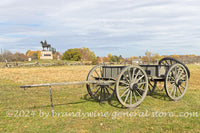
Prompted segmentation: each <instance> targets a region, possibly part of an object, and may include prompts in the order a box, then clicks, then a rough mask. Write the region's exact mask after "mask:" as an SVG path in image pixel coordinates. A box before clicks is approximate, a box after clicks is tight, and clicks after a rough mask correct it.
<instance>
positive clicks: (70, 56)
mask: <svg viewBox="0 0 200 133" xmlns="http://www.w3.org/2000/svg"><path fill="white" fill-rule="evenodd" d="M62 60H71V61H81V53H80V51H79V49H78V48H74V49H68V50H67V51H65V52H64V53H63V56H62Z"/></svg>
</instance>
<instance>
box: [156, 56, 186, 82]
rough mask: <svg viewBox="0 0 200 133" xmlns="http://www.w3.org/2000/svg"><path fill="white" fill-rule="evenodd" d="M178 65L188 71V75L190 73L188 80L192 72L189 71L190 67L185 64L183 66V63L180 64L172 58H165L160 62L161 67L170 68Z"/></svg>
mask: <svg viewBox="0 0 200 133" xmlns="http://www.w3.org/2000/svg"><path fill="white" fill-rule="evenodd" d="M176 63H179V64H181V65H183V66H184V67H185V69H186V70H187V73H188V78H190V71H189V69H188V67H187V66H186V65H185V64H183V63H182V62H180V61H179V60H177V59H174V58H171V57H165V58H162V59H161V60H160V61H159V62H158V64H159V65H169V66H172V65H173V64H176Z"/></svg>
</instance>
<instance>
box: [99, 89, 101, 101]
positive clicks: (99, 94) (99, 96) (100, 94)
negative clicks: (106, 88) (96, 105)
mask: <svg viewBox="0 0 200 133" xmlns="http://www.w3.org/2000/svg"><path fill="white" fill-rule="evenodd" d="M101 97H102V88H101V91H100V93H99V100H101Z"/></svg>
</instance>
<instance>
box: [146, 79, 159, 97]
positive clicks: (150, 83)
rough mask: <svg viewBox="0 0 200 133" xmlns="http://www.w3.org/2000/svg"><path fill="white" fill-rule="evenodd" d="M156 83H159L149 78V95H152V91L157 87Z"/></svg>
mask: <svg viewBox="0 0 200 133" xmlns="http://www.w3.org/2000/svg"><path fill="white" fill-rule="evenodd" d="M156 85H157V81H150V80H149V84H148V89H149V90H148V93H147V94H148V95H152V93H153V92H154V90H155V88H156Z"/></svg>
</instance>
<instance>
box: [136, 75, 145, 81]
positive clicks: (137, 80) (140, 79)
mask: <svg viewBox="0 0 200 133" xmlns="http://www.w3.org/2000/svg"><path fill="white" fill-rule="evenodd" d="M143 77H144V75H142V76H141V77H140V78H139V79H138V80H137V81H136V83H138V81H140V80H141V79H142V78H143Z"/></svg>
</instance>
